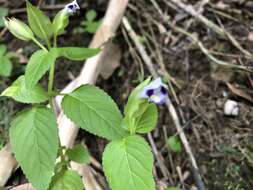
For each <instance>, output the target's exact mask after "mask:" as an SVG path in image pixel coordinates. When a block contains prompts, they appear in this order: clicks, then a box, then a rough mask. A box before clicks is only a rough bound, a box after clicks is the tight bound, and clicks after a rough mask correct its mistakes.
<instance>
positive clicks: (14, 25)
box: [4, 18, 34, 41]
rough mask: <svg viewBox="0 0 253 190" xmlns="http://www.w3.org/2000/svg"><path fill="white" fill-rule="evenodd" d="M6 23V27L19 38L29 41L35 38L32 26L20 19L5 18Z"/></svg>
mask: <svg viewBox="0 0 253 190" xmlns="http://www.w3.org/2000/svg"><path fill="white" fill-rule="evenodd" d="M4 24H5V26H6V28H8V29H9V31H10V32H11V33H12V34H13V35H14V36H16V37H17V38H18V39H21V40H25V41H29V40H31V39H32V38H34V35H33V32H32V30H31V29H30V27H29V26H28V25H27V24H25V23H24V22H22V21H20V20H18V19H15V18H12V19H8V20H7V19H4Z"/></svg>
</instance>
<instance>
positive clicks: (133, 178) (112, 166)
mask: <svg viewBox="0 0 253 190" xmlns="http://www.w3.org/2000/svg"><path fill="white" fill-rule="evenodd" d="M103 168H104V172H105V175H106V178H107V180H108V182H109V184H110V186H111V188H112V190H129V189H131V190H144V189H145V190H155V182H154V178H153V175H152V168H153V156H152V153H151V150H150V147H149V145H148V143H147V142H146V141H145V140H144V139H143V138H142V137H140V136H136V135H134V136H129V137H127V138H124V139H122V140H117V141H112V142H111V143H110V144H108V145H107V146H106V149H105V151H104V153H103Z"/></svg>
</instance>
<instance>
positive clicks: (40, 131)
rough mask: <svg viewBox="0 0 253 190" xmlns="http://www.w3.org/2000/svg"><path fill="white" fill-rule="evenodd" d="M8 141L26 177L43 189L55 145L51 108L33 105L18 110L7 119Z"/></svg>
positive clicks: (46, 183)
mask: <svg viewBox="0 0 253 190" xmlns="http://www.w3.org/2000/svg"><path fill="white" fill-rule="evenodd" d="M10 142H11V147H12V151H13V152H14V154H15V157H16V159H17V161H18V163H19V164H20V166H21V168H22V170H23V172H24V174H25V175H26V177H27V178H28V180H29V181H30V182H31V183H32V185H33V186H34V187H35V188H36V189H37V190H45V189H47V188H48V186H49V183H50V181H51V177H52V176H53V171H54V165H55V161H56V157H57V152H58V147H59V141H58V130H57V123H56V118H55V115H54V113H53V111H52V110H50V109H48V108H46V107H34V108H31V109H27V110H24V111H22V112H20V113H19V114H18V115H17V116H16V118H15V119H14V120H13V121H12V123H11V128H10Z"/></svg>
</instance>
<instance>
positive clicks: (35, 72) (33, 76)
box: [25, 49, 57, 88]
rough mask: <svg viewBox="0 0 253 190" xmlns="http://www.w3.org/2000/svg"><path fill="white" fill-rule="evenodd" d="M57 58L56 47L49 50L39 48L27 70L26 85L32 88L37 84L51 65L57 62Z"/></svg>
mask: <svg viewBox="0 0 253 190" xmlns="http://www.w3.org/2000/svg"><path fill="white" fill-rule="evenodd" d="M56 58H57V50H56V49H51V50H50V51H49V52H47V51H44V50H38V51H36V52H35V53H34V54H32V56H31V58H30V60H29V62H28V65H27V67H26V71H25V83H26V86H27V87H28V88H32V87H33V86H34V85H36V84H37V83H38V81H39V80H40V79H41V78H42V77H43V75H44V74H45V73H46V72H47V71H48V70H49V69H50V66H51V65H52V64H54V63H55V60H56Z"/></svg>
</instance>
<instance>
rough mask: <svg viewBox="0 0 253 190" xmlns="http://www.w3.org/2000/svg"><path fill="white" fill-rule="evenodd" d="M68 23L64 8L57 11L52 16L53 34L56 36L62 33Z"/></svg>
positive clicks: (67, 15)
mask: <svg viewBox="0 0 253 190" xmlns="http://www.w3.org/2000/svg"><path fill="white" fill-rule="evenodd" d="M68 24H69V14H66V11H65V10H61V11H59V12H58V13H57V14H56V16H55V17H54V21H53V31H54V35H55V36H58V35H61V34H63V33H64V31H65V28H66V27H67V26H68Z"/></svg>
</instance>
